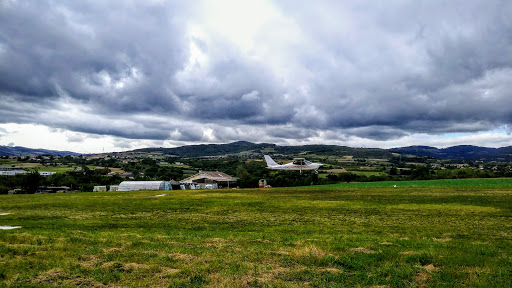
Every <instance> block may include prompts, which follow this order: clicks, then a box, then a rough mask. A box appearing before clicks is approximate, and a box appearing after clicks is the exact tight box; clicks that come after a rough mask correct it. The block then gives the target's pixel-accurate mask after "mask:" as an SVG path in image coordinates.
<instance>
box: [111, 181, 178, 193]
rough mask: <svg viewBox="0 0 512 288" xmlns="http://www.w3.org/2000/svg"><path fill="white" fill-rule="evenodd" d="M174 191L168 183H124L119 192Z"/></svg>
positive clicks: (120, 185)
mask: <svg viewBox="0 0 512 288" xmlns="http://www.w3.org/2000/svg"><path fill="white" fill-rule="evenodd" d="M138 190H172V189H171V185H170V184H169V182H166V181H123V182H121V184H119V187H118V189H117V191H138Z"/></svg>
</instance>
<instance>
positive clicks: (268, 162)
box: [265, 155, 278, 167]
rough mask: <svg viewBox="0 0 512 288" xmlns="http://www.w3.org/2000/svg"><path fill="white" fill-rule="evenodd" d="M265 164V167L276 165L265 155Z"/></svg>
mask: <svg viewBox="0 0 512 288" xmlns="http://www.w3.org/2000/svg"><path fill="white" fill-rule="evenodd" d="M265 162H267V167H271V166H275V165H278V164H277V163H276V162H275V161H274V160H273V159H272V158H270V156H268V155H265Z"/></svg>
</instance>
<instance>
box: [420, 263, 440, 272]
mask: <svg viewBox="0 0 512 288" xmlns="http://www.w3.org/2000/svg"><path fill="white" fill-rule="evenodd" d="M423 269H425V271H427V272H437V271H439V268H437V267H435V266H434V264H428V265H425V266H423Z"/></svg>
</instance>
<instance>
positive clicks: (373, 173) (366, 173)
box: [347, 170, 388, 177]
mask: <svg viewBox="0 0 512 288" xmlns="http://www.w3.org/2000/svg"><path fill="white" fill-rule="evenodd" d="M347 172H349V173H353V174H356V175H361V176H367V177H368V176H387V175H388V173H386V172H381V171H360V170H348V171H347Z"/></svg>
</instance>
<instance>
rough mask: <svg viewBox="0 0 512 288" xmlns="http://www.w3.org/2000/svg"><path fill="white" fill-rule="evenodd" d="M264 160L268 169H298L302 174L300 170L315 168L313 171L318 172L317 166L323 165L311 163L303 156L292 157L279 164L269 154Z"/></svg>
mask: <svg viewBox="0 0 512 288" xmlns="http://www.w3.org/2000/svg"><path fill="white" fill-rule="evenodd" d="M264 157H265V161H266V162H267V168H268V169H274V170H299V171H300V173H301V174H302V170H315V173H317V174H318V168H320V166H322V165H324V164H321V163H312V162H309V161H308V160H306V159H304V158H294V159H293V161H292V162H290V163H287V164H283V165H279V164H277V163H276V162H275V161H274V160H273V159H272V158H270V156H268V155H265V156H264Z"/></svg>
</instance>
